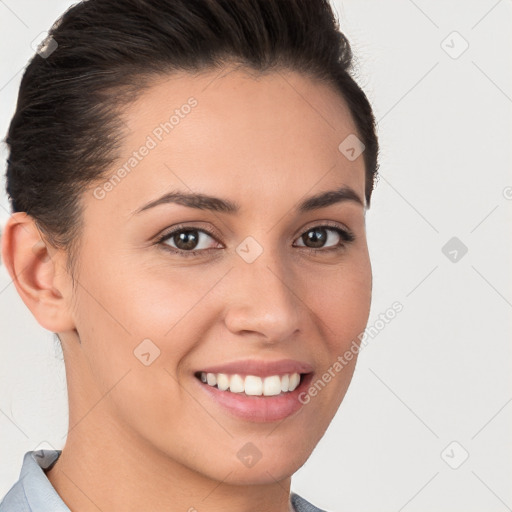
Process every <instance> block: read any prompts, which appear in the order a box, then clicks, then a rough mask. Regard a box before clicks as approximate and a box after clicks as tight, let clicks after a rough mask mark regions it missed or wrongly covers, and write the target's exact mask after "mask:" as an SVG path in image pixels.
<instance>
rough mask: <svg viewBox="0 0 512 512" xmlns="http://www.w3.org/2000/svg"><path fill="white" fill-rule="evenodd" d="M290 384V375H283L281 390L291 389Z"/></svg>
mask: <svg viewBox="0 0 512 512" xmlns="http://www.w3.org/2000/svg"><path fill="white" fill-rule="evenodd" d="M289 386H290V376H289V375H283V376H282V377H281V391H289Z"/></svg>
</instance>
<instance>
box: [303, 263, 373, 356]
mask: <svg viewBox="0 0 512 512" xmlns="http://www.w3.org/2000/svg"><path fill="white" fill-rule="evenodd" d="M313 276H314V277H313ZM371 289H372V275H371V266H370V261H369V259H368V258H365V257H364V254H363V255H361V256H360V257H359V258H358V260H357V264H355V265H352V264H350V262H347V263H346V264H344V263H342V264H340V265H339V266H337V267H336V269H330V270H329V271H328V272H324V273H321V274H319V273H318V272H317V273H316V275H315V274H312V276H311V279H308V282H307V299H308V302H309V305H310V308H311V310H312V311H313V312H315V313H316V314H317V316H318V318H319V320H320V321H319V322H318V325H319V327H320V328H322V329H323V335H324V340H325V342H326V344H327V347H328V351H329V353H330V355H331V357H332V356H333V355H334V354H336V355H337V354H338V353H340V352H343V351H344V350H346V348H347V347H348V346H350V345H351V343H352V341H353V340H354V339H355V340H358V336H359V335H360V334H361V333H362V332H363V331H364V329H365V328H366V325H367V322H368V317H369V313H370V306H371V291H372V290H371Z"/></svg>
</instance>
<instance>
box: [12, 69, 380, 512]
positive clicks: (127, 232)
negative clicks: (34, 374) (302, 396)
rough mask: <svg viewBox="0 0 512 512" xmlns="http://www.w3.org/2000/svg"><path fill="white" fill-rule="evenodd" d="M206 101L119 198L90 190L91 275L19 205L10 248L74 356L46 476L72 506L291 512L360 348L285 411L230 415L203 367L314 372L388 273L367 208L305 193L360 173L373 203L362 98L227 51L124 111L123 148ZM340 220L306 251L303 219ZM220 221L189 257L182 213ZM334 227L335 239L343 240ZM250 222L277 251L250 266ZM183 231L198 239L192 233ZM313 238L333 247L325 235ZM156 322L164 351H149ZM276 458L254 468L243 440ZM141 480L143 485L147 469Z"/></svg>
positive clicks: (353, 333) (43, 314) (354, 331)
mask: <svg viewBox="0 0 512 512" xmlns="http://www.w3.org/2000/svg"><path fill="white" fill-rule="evenodd" d="M190 96H194V98H196V99H197V102H198V104H197V106H196V107H195V108H193V109H192V111H191V112H190V114H188V115H187V116H185V117H184V118H183V119H181V120H180V123H179V125H178V126H176V127H175V128H174V130H173V131H172V133H170V134H169V135H166V136H165V137H164V138H163V140H162V141H161V142H160V143H159V144H158V146H157V147H156V148H154V149H153V150H151V152H150V153H149V154H148V155H147V156H146V157H145V158H144V159H143V160H142V161H140V163H138V165H137V166H136V168H134V169H133V170H132V171H131V172H130V174H128V175H127V176H126V177H125V178H124V179H123V180H122V181H121V183H119V184H118V185H117V186H115V187H114V188H113V190H111V191H110V192H108V194H107V195H106V196H105V197H104V198H103V199H101V200H98V199H96V198H95V197H94V195H93V189H92V188H91V189H90V190H87V191H84V193H83V196H82V200H83V205H84V221H85V222H84V226H85V227H84V232H83V233H82V236H83V237H84V240H86V243H84V244H83V245H82V247H81V251H80V255H79V263H78V272H77V280H78V285H77V288H76V290H73V287H72V283H71V278H70V276H69V275H68V273H66V271H65V261H66V252H65V251H63V250H57V249H55V248H53V247H51V246H50V245H49V244H48V243H46V242H45V241H44V239H42V238H41V233H40V232H39V231H38V229H37V228H36V226H35V224H34V222H33V220H32V218H31V217H29V216H27V215H26V214H25V213H16V214H14V215H13V216H12V217H11V218H10V219H9V221H8V223H7V226H6V228H5V231H4V236H3V245H2V256H3V259H4V261H5V263H6V266H7V268H8V270H9V272H10V274H11V276H12V278H13V280H14V283H15V285H16V287H17V290H18V292H19V294H20V296H21V297H22V299H23V301H24V302H25V304H26V305H27V306H28V307H29V309H30V310H31V312H32V313H33V315H34V317H35V318H36V319H37V321H38V322H39V323H40V324H41V325H42V326H43V327H45V328H46V329H48V330H50V331H52V332H56V333H59V336H60V338H61V340H62V345H63V352H64V358H65V364H66V372H67V383H68V396H69V433H68V437H67V440H66V444H65V446H64V448H63V452H62V455H61V457H60V458H59V460H58V461H57V463H56V464H55V465H54V466H53V468H52V469H51V470H49V471H48V472H47V476H48V478H49V480H50V482H51V483H52V485H53V486H54V487H55V489H56V490H57V492H58V493H59V494H60V496H61V497H62V498H63V500H64V501H65V502H66V504H67V505H68V506H69V507H70V508H71V510H80V511H81V512H88V511H93V510H94V511H97V510H98V509H101V510H125V511H135V510H137V511H138V510H153V511H155V512H158V511H164V510H165V511H184V510H193V509H192V508H191V507H194V508H195V509H197V510H200V511H201V512H203V511H220V510H222V511H233V512H235V511H237V512H240V511H242V512H243V511H246V512H249V511H254V510H259V511H268V512H287V511H288V510H289V502H288V499H289V491H290V482H291V475H292V474H293V473H294V472H296V471H297V470H298V469H299V468H300V467H301V466H302V465H303V464H304V462H305V461H306V460H307V458H308V457H309V456H310V454H311V452H312V451H313V449H314V447H315V446H316V444H317V443H318V441H319V440H320V438H321V437H322V436H323V434H324V432H325V430H326V429H327V427H328V425H329V423H330V422H331V420H332V418H333V416H334V414H335V413H336V411H337V409H338V407H339V405H340V403H341V401H342V399H343V397H344V395H345V392H346V391H347V388H348V386H349V383H350V380H351V378H352V374H353V370H354V365H355V363H356V358H354V359H353V360H352V361H351V362H350V363H349V364H348V365H347V366H345V367H344V368H343V370H342V371H340V372H339V373H337V374H336V377H335V378H333V379H332V380H331V382H329V384H328V385H326V386H325V388H324V389H323V390H322V391H321V392H319V393H318V395H317V396H316V397H314V398H312V399H311V401H310V403H308V404H307V405H305V406H303V407H302V408H301V409H300V410H299V411H298V412H297V413H295V414H293V415H292V416H290V417H288V418H286V419H285V420H283V421H278V422H271V423H255V422H250V421H246V420H241V419H238V418H236V417H234V416H231V415H230V414H229V413H228V412H227V411H226V410H224V409H223V408H221V407H220V406H219V405H218V404H217V403H215V402H213V401H212V400H211V399H210V398H209V396H208V395H207V394H206V393H205V392H204V390H203V389H202V388H201V386H200V385H199V384H198V381H197V380H196V378H195V377H194V375H193V372H195V371H197V370H199V369H201V368H204V367H206V366H211V365H216V364H221V363H226V362H231V361H236V360H241V359H257V360H278V359H283V358H291V359H297V360H301V361H306V362H309V363H310V364H311V365H312V366H313V367H314V369H315V373H316V378H318V377H320V376H321V375H322V374H323V373H324V372H325V371H326V370H327V369H328V368H329V367H332V365H333V363H334V362H335V361H336V359H337V357H338V356H340V355H342V354H343V353H344V352H345V351H346V350H347V349H348V348H349V347H350V345H351V343H352V341H353V340H354V339H356V338H357V336H358V335H359V334H360V333H361V332H363V331H364V329H365V327H366V324H367V321H368V315H369V310H370V303H371V288H372V272H371V264H370V259H369V254H368V247H367V241H366V231H365V211H366V209H365V207H364V206H361V205H359V204H357V203H356V202H353V201H345V202H341V203H337V204H334V205H331V206H328V207H325V208H322V209H320V210H316V211H311V212H308V213H297V212H294V210H293V208H294V206H295V205H296V203H298V202H299V201H301V200H303V199H305V197H309V196H311V195H315V194H317V193H319V192H323V191H327V190H334V189H336V188H338V187H340V186H342V185H344V186H348V187H351V188H352V189H353V190H354V191H355V192H356V193H357V194H358V195H359V197H361V198H362V200H363V201H364V172H365V170H364V162H363V158H362V156H361V157H359V158H357V159H356V160H354V161H349V160H348V159H347V158H345V157H344V155H343V154H342V153H341V152H340V151H339V150H338V145H339V144H340V142H341V141H343V140H344V139H345V138H346V137H347V136H348V135H350V134H353V133H357V132H356V128H355V125H354V123H353V121H352V118H351V116H350V113H349V111H348V108H347V106H346V104H345V102H344V100H343V99H342V98H341V97H340V96H339V95H338V94H337V93H336V92H335V91H334V90H332V89H331V88H330V87H329V86H327V85H324V84H321V83H318V82H313V81H311V80H310V79H309V78H307V77H305V76H303V75H300V74H297V73H295V72H285V71H280V72H272V73H270V74H267V75H261V76H259V75H254V74H249V73H248V72H247V71H244V70H243V69H240V68H228V67H226V68H225V70H224V73H223V74H222V76H219V72H218V71H216V72H205V73H203V74H200V75H194V76H193V75H190V74H185V73H183V74H181V75H174V76H172V77H168V76H167V77H163V78H160V79H158V80H155V81H154V83H152V85H151V87H150V88H149V89H147V90H146V91H145V92H144V93H143V94H142V95H141V96H140V97H139V98H138V100H137V101H136V102H135V103H132V104H130V105H129V106H128V107H127V109H126V111H125V122H126V125H127V127H128V131H127V134H126V137H125V138H124V141H123V145H122V148H121V150H120V158H119V160H118V161H117V162H116V163H115V164H114V165H113V166H112V169H111V170H110V174H112V173H113V172H115V171H116V170H117V169H118V168H119V167H120V165H122V163H124V162H126V160H127V159H128V158H129V157H130V155H131V154H132V153H133V151H134V150H137V149H138V148H139V147H140V146H141V145H142V144H144V142H145V141H146V137H147V136H148V135H149V134H151V133H152V130H153V129H154V128H155V127H156V126H158V125H159V124H160V123H161V122H163V121H165V120H167V119H168V118H169V115H170V113H172V111H174V109H176V108H179V107H180V106H181V105H183V104H184V103H186V101H187V98H189V97H190ZM177 188H178V189H180V190H184V191H193V192H202V193H205V194H209V195H213V196H217V197H222V198H225V199H230V200H232V201H236V202H237V203H238V204H239V205H240V206H241V210H240V212H239V213H238V214H236V215H230V214H227V213H223V212H209V211H203V210H198V209H192V208H188V207H185V206H182V205H177V204H164V205H160V206H157V207H155V208H152V209H149V210H147V211H146V212H144V213H141V214H140V215H132V212H134V211H135V210H136V209H137V208H140V207H141V206H142V205H144V204H146V203H147V202H149V201H151V200H153V199H156V198H158V197H160V196H161V195H162V194H163V193H165V192H167V191H171V190H174V189H177ZM326 221H330V222H332V223H335V225H338V226H339V227H342V228H348V229H349V230H350V231H351V232H352V233H353V234H354V236H355V237H356V239H355V241H353V242H349V243H346V244H345V247H343V248H341V249H340V250H337V251H327V252H326V247H322V246H320V247H319V248H317V249H315V251H316V252H311V251H310V252H307V248H306V247H304V245H305V242H304V240H303V241H302V242H301V235H303V234H304V233H307V232H308V230H310V229H312V228H315V227H316V226H321V225H322V224H324V223H325V222H326ZM178 223H187V226H188V227H191V226H197V228H203V229H212V230H214V232H215V233H216V236H215V237H214V238H210V237H209V235H206V234H202V235H201V236H202V237H203V238H202V239H201V242H200V244H201V245H199V248H200V249H202V248H207V247H213V248H214V249H212V250H211V251H209V252H206V251H205V252H204V253H202V254H199V255H196V256H191V257H188V258H185V257H180V256H179V255H176V254H171V253H169V252H167V251H166V250H165V248H164V246H165V245H167V247H169V246H171V247H174V248H176V247H178V246H177V245H176V244H177V243H179V241H178V242H177V241H176V237H175V238H174V240H173V239H169V240H167V242H163V243H161V244H160V245H158V244H157V243H156V242H155V239H156V236H157V235H158V234H159V233H161V232H162V231H163V230H164V229H166V228H170V227H172V226H175V225H177V224H178ZM328 233H330V235H329V239H328V240H327V241H326V242H325V243H324V245H325V246H327V247H329V246H334V245H336V244H337V243H338V242H339V241H340V238H339V236H338V235H337V234H336V232H334V231H328ZM247 236H252V237H253V238H254V239H255V240H257V242H258V243H259V244H260V246H261V247H262V248H263V252H262V254H261V255H260V256H259V257H258V258H257V259H256V260H255V261H254V262H252V263H250V264H249V263H247V262H246V261H245V260H244V259H242V258H241V257H240V256H239V255H238V253H237V252H236V250H235V249H236V247H237V246H238V245H239V244H240V243H241V242H242V240H244V239H245V238H246V237H247ZM180 247H183V245H181V246H180ZM310 247H313V248H314V247H315V246H310ZM147 338H149V339H150V340H152V342H153V343H154V344H155V345H156V346H157V347H158V349H159V350H160V355H159V357H157V358H156V359H155V360H154V361H153V362H152V363H151V364H150V365H149V366H146V365H144V364H142V363H141V361H140V360H139V359H138V358H137V357H135V356H134V350H135V349H136V347H137V346H138V345H139V344H140V343H141V342H142V340H144V339H147ZM248 442H251V443H253V444H254V445H255V446H256V447H257V448H258V449H259V451H260V452H261V454H262V457H261V459H260V460H259V461H258V463H257V464H256V465H254V466H252V467H246V466H245V465H244V464H242V463H241V462H240V460H239V459H238V457H237V452H238V451H239V450H240V449H241V448H242V447H243V446H244V445H245V444H246V443H248ZM142 483H143V485H142Z"/></svg>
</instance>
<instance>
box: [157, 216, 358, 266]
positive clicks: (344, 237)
mask: <svg viewBox="0 0 512 512" xmlns="http://www.w3.org/2000/svg"><path fill="white" fill-rule="evenodd" d="M320 228H327V229H329V230H332V231H334V232H336V233H337V234H338V235H339V236H340V238H341V241H340V242H339V243H338V244H337V245H335V246H332V247H328V248H327V249H323V248H319V249H314V248H312V247H305V246H300V248H301V249H303V250H306V251H307V252H309V253H317V254H318V253H319V252H331V251H340V250H342V249H345V247H346V245H348V244H350V243H351V242H354V241H355V239H356V237H355V235H354V234H353V233H352V232H351V231H348V230H347V229H343V228H340V227H339V226H338V225H331V224H319V225H318V226H313V227H311V228H309V229H307V230H306V231H304V232H303V233H302V235H304V234H305V233H308V232H309V231H313V230H315V229H320ZM187 231H198V232H202V233H205V234H207V235H208V236H210V237H211V238H214V239H215V238H216V236H215V234H214V233H212V232H210V231H209V230H207V229H203V228H198V227H195V226H183V225H179V226H176V228H174V229H173V230H172V231H169V232H167V233H164V234H163V235H161V236H160V237H158V238H157V240H156V242H155V244H157V245H162V248H163V249H164V250H165V251H168V252H170V253H172V254H177V255H178V256H180V257H184V258H188V257H191V256H197V255H200V254H204V253H207V252H209V251H210V250H217V249H214V248H211V249H194V250H191V251H185V250H183V249H176V248H174V247H170V246H169V245H167V244H165V243H164V242H165V241H167V240H169V239H171V238H172V237H173V236H174V235H176V234H178V233H182V232H187ZM302 235H300V236H302ZM300 236H299V238H300Z"/></svg>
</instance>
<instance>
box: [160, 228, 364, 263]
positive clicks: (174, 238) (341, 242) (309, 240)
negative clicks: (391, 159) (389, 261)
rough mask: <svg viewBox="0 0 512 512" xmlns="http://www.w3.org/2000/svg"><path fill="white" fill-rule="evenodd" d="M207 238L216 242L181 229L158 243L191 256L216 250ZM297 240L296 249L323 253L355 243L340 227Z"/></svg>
mask: <svg viewBox="0 0 512 512" xmlns="http://www.w3.org/2000/svg"><path fill="white" fill-rule="evenodd" d="M201 235H204V236H201ZM205 238H212V239H213V240H215V238H214V236H213V234H211V233H209V232H208V231H205V230H204V229H199V228H194V227H190V228H189V227H187V228H183V227H180V228H177V229H175V230H173V231H171V232H169V233H166V234H165V235H163V236H162V237H160V238H159V239H158V240H157V243H158V244H162V245H164V248H165V249H166V250H168V251H170V252H172V253H175V254H178V255H179V256H191V255H194V254H198V253H201V252H206V251H208V250H209V249H214V248H215V247H214V246H212V245H211V242H210V247H209V246H208V241H207V240H206V241H205V240H204V239H205ZM297 240H299V241H301V242H302V245H298V246H295V247H304V248H305V249H308V250H311V251H315V252H321V251H326V250H336V249H343V248H344V247H345V245H346V243H350V242H352V241H354V240H355V237H354V235H353V234H352V233H351V232H350V231H347V230H345V229H342V228H340V227H334V226H316V227H313V228H310V229H308V230H307V231H305V232H304V233H303V234H302V235H301V236H300V237H299V238H298V239H297ZM168 242H172V243H173V244H174V245H170V244H169V243H168ZM328 243H329V245H328ZM306 244H312V245H306ZM326 248H327V249H326Z"/></svg>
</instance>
